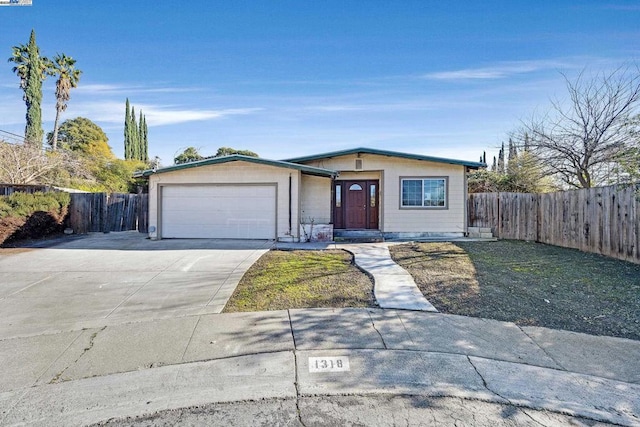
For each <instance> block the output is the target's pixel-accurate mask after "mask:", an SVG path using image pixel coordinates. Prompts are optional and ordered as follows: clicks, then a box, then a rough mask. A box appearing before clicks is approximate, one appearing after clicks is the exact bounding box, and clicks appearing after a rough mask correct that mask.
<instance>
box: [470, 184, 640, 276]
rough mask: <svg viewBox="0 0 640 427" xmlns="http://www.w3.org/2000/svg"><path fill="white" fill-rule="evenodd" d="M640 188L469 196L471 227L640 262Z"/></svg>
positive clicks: (495, 233) (617, 187)
mask: <svg viewBox="0 0 640 427" xmlns="http://www.w3.org/2000/svg"><path fill="white" fill-rule="evenodd" d="M639 190H640V186H639V185H636V186H635V187H634V186H625V187H619V186H610V187H601V188H591V189H583V190H572V191H564V192H557V193H545V194H525V193H475V194H469V199H468V203H467V205H468V215H469V218H468V220H469V226H470V227H490V228H491V230H492V232H493V234H494V236H496V237H498V238H501V239H516V240H530V241H537V242H542V243H547V244H551V245H556V246H563V247H568V248H575V249H580V250H582V251H586V252H594V253H599V254H602V255H606V256H611V257H614V258H618V259H623V260H627V261H632V262H635V263H640V201H639V200H638V194H639V193H638V191H639Z"/></svg>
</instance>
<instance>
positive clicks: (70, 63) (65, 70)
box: [50, 53, 82, 151]
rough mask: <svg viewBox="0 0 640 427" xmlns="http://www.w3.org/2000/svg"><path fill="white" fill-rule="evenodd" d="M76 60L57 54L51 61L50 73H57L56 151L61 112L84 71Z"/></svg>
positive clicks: (54, 146) (52, 142) (54, 141)
mask: <svg viewBox="0 0 640 427" xmlns="http://www.w3.org/2000/svg"><path fill="white" fill-rule="evenodd" d="M75 65H76V60H75V59H73V58H72V57H70V56H67V55H65V54H64V53H63V54H57V55H56V56H55V57H54V58H53V60H51V62H50V74H51V75H52V76H55V75H57V76H58V80H56V120H55V122H54V124H53V139H52V141H51V145H52V147H53V150H54V151H55V150H56V149H57V147H58V121H59V118H60V113H61V112H63V111H64V110H66V109H67V102H69V99H71V89H73V88H74V87H77V86H78V81H79V80H80V74H82V71H80V70H78V69H77V68H76V67H75Z"/></svg>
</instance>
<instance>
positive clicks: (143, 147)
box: [139, 115, 149, 162]
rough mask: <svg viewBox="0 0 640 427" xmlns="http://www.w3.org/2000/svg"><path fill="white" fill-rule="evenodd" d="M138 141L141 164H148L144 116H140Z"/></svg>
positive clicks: (146, 131)
mask: <svg viewBox="0 0 640 427" xmlns="http://www.w3.org/2000/svg"><path fill="white" fill-rule="evenodd" d="M140 123H141V125H140V131H141V132H140V134H141V137H140V141H141V156H140V159H139V160H141V161H143V162H148V161H149V137H148V134H149V129H148V128H147V117H146V116H144V115H143V116H142V117H141V118H140Z"/></svg>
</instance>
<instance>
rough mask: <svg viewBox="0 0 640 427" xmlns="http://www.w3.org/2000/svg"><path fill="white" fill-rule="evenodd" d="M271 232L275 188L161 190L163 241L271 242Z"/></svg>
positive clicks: (273, 222) (211, 186)
mask: <svg viewBox="0 0 640 427" xmlns="http://www.w3.org/2000/svg"><path fill="white" fill-rule="evenodd" d="M275 229H276V189H275V186H272V185H269V186H264V185H260V186H258V185H238V186H235V185H224V186H220V185H197V186H178V185H167V186H164V187H163V190H162V237H164V238H170V237H182V238H225V239H275Z"/></svg>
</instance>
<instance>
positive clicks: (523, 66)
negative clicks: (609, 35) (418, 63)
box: [422, 60, 572, 80]
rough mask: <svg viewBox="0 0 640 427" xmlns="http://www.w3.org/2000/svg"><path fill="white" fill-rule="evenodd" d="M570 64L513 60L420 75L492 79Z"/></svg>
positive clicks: (453, 78) (457, 78)
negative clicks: (486, 65) (487, 65)
mask: <svg viewBox="0 0 640 427" xmlns="http://www.w3.org/2000/svg"><path fill="white" fill-rule="evenodd" d="M571 65H572V64H571V63H570V62H569V61H561V60H532V61H513V62H503V63H499V64H496V65H493V66H489V67H478V68H464V69H460V70H451V71H440V72H434V73H428V74H425V75H423V76H422V77H423V78H425V79H430V80H486V79H492V80H493V79H504V78H507V77H510V76H513V75H517V74H528V73H533V72H536V71H541V70H549V69H560V68H567V67H570V66H571Z"/></svg>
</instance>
